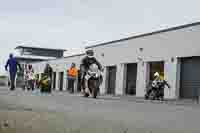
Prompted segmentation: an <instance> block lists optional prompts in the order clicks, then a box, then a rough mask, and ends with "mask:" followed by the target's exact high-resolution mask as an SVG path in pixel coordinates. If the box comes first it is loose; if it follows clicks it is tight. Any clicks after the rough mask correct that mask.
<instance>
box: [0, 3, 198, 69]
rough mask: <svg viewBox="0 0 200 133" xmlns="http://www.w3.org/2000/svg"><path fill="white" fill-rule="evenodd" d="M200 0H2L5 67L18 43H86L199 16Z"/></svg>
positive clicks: (0, 38)
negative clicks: (8, 57)
mask: <svg viewBox="0 0 200 133" xmlns="http://www.w3.org/2000/svg"><path fill="white" fill-rule="evenodd" d="M199 5H200V1H199V0H0V45H1V51H0V52H1V54H0V55H1V56H0V64H1V69H0V72H3V71H4V69H3V67H2V66H3V65H4V64H5V59H6V58H7V56H8V54H9V52H12V50H13V48H14V47H15V46H17V45H19V44H24V45H29V44H31V45H35V46H41V47H52V48H65V49H67V48H73V47H83V46H85V45H87V44H96V43H99V42H105V41H110V40H114V39H120V38H123V37H127V36H132V35H135V34H140V33H146V32H150V31H154V30H158V29H160V28H167V27H171V26H175V25H180V24H186V23H191V22H197V21H199V20H200V8H199Z"/></svg>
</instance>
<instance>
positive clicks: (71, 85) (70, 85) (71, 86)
mask: <svg viewBox="0 0 200 133" xmlns="http://www.w3.org/2000/svg"><path fill="white" fill-rule="evenodd" d="M74 82H75V79H72V78H69V79H68V91H70V92H71V93H74Z"/></svg>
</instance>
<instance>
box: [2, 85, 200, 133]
mask: <svg viewBox="0 0 200 133" xmlns="http://www.w3.org/2000/svg"><path fill="white" fill-rule="evenodd" d="M199 114H200V107H199V106H197V105H191V106H182V105H179V106H176V105H174V104H153V103H150V102H134V101H126V100H113V99H106V98H101V99H91V98H82V97H79V96H77V95H70V94H68V93H66V92H64V93H60V92H56V93H53V95H40V94H37V93H31V92H22V91H20V90H18V91H15V92H8V91H6V90H3V89H1V90H0V121H1V122H2V121H5V120H9V121H10V122H8V123H10V124H9V125H10V126H11V128H5V127H4V128H1V130H0V131H1V132H5V133H7V132H8V131H9V133H12V132H20V133H23V132H31V133H32V132H33V133H36V132H37V133H40V132H43V133H44V132H48V133H49V132H52V133H55V132H58V133H65V132H66V133H68V132H69V133H70V132H71V133H102V132H103V133H104V132H105V133H125V132H127V133H151V132H152V133H188V132H191V133H199V132H200V127H199V123H200V115H199ZM16 123H17V124H16ZM22 131H23V132H22Z"/></svg>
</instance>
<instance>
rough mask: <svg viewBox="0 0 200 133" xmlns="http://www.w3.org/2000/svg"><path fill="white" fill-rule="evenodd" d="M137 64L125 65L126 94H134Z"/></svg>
mask: <svg viewBox="0 0 200 133" xmlns="http://www.w3.org/2000/svg"><path fill="white" fill-rule="evenodd" d="M136 80H137V63H131V64H127V75H126V94H128V95H135V94H136Z"/></svg>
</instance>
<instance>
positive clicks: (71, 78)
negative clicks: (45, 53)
mask: <svg viewBox="0 0 200 133" xmlns="http://www.w3.org/2000/svg"><path fill="white" fill-rule="evenodd" d="M77 76H78V69H77V68H76V64H75V63H72V65H71V67H70V69H69V70H68V74H67V78H68V90H69V91H70V93H74V82H75V81H76V78H77Z"/></svg>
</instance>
